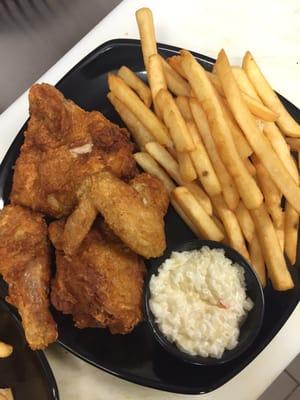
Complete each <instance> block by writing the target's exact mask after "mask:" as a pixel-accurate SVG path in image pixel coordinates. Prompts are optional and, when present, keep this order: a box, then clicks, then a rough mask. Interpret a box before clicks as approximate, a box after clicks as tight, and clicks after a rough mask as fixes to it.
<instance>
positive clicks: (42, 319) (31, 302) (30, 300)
mask: <svg viewBox="0 0 300 400" xmlns="http://www.w3.org/2000/svg"><path fill="white" fill-rule="evenodd" d="M0 274H1V275H2V276H3V278H4V280H5V281H6V282H7V283H8V286H9V296H8V298H7V301H9V302H10V303H11V304H13V305H14V306H15V307H17V309H18V311H19V313H20V315H21V317H22V323H23V327H24V330H25V335H26V339H27V341H28V343H29V345H30V347H31V348H32V349H34V350H35V349H42V348H45V347H47V345H48V344H49V343H52V342H54V341H55V340H56V338H57V330H56V324H55V322H54V320H53V318H52V316H51V314H50V312H49V298H48V293H49V284H50V254H49V243H48V240H47V225H46V223H45V222H44V220H43V218H42V216H41V215H40V214H37V213H34V212H32V211H30V210H28V209H25V208H23V207H20V206H6V207H4V209H3V210H2V211H1V212H0Z"/></svg>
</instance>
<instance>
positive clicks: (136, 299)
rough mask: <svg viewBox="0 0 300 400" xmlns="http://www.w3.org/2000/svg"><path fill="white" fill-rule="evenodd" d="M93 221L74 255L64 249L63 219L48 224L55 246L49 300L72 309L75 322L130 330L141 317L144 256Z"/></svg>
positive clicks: (66, 310) (82, 325) (115, 330)
mask: <svg viewBox="0 0 300 400" xmlns="http://www.w3.org/2000/svg"><path fill="white" fill-rule="evenodd" d="M99 226H100V225H99V224H94V226H93V228H92V230H91V231H90V232H89V233H88V235H87V236H86V238H85V239H84V241H83V242H82V244H81V246H80V247H79V249H78V250H77V252H76V253H75V254H74V255H73V256H71V257H70V256H65V254H64V252H63V250H62V234H63V230H64V221H63V220H60V221H56V222H53V223H52V224H51V225H50V227H49V234H50V239H51V241H52V243H53V244H54V246H55V248H56V268H57V271H56V276H55V279H54V281H53V283H52V291H51V301H52V304H53V305H54V306H55V307H56V308H57V309H58V310H60V311H62V312H63V313H65V314H72V316H73V320H74V322H75V325H76V326H77V327H78V328H86V327H103V328H104V327H107V328H109V329H110V331H111V332H112V333H122V334H125V333H129V332H130V331H131V330H132V329H133V328H134V327H135V326H136V324H137V323H138V322H140V321H141V319H142V292H143V283H144V274H145V267H144V264H143V261H142V259H141V258H140V257H139V256H137V255H136V254H135V253H133V252H132V251H131V250H129V249H128V248H127V247H126V246H124V244H122V243H121V242H120V241H119V240H118V239H117V238H115V237H112V236H111V234H108V233H107V232H106V231H104V230H102V229H100V227H99Z"/></svg>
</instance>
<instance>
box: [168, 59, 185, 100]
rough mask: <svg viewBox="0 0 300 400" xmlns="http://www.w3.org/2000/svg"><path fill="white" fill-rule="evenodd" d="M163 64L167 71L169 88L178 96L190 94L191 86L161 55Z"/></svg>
mask: <svg viewBox="0 0 300 400" xmlns="http://www.w3.org/2000/svg"><path fill="white" fill-rule="evenodd" d="M161 60H162V65H163V68H164V71H165V77H166V81H167V86H168V89H169V90H170V91H171V92H172V93H174V94H175V95H176V96H189V95H190V92H191V87H190V85H189V84H188V83H187V81H186V80H185V79H183V78H182V77H181V76H180V75H179V74H178V73H177V72H176V71H175V70H174V69H173V68H172V67H171V66H170V65H169V64H168V63H167V61H166V60H165V59H164V58H163V57H161Z"/></svg>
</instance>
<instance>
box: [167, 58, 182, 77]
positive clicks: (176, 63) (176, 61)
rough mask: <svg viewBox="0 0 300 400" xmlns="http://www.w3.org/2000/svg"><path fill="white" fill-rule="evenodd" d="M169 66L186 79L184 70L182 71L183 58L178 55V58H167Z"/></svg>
mask: <svg viewBox="0 0 300 400" xmlns="http://www.w3.org/2000/svg"><path fill="white" fill-rule="evenodd" d="M167 62H168V64H169V65H170V66H171V67H172V68H173V69H175V71H176V72H177V73H178V74H179V75H181V76H182V78H184V79H186V75H185V73H184V70H183V69H182V66H181V56H180V55H179V54H177V55H176V56H171V57H168V58H167Z"/></svg>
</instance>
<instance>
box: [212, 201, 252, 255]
mask: <svg viewBox="0 0 300 400" xmlns="http://www.w3.org/2000/svg"><path fill="white" fill-rule="evenodd" d="M211 200H212V203H213V206H214V208H215V209H216V212H217V215H218V216H219V218H220V220H221V221H222V222H223V225H224V228H225V232H226V234H227V237H228V239H229V244H230V246H232V247H233V248H234V249H235V250H236V251H238V252H239V253H241V254H242V256H243V257H245V258H246V259H247V260H249V259H250V258H249V254H248V250H247V247H246V244H245V240H244V237H243V234H242V231H241V228H240V225H239V223H238V220H237V218H236V216H235V214H234V213H233V212H232V211H231V210H230V209H229V208H228V207H227V205H226V203H225V201H224V200H223V197H222V195H218V196H214V197H212V199H211Z"/></svg>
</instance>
